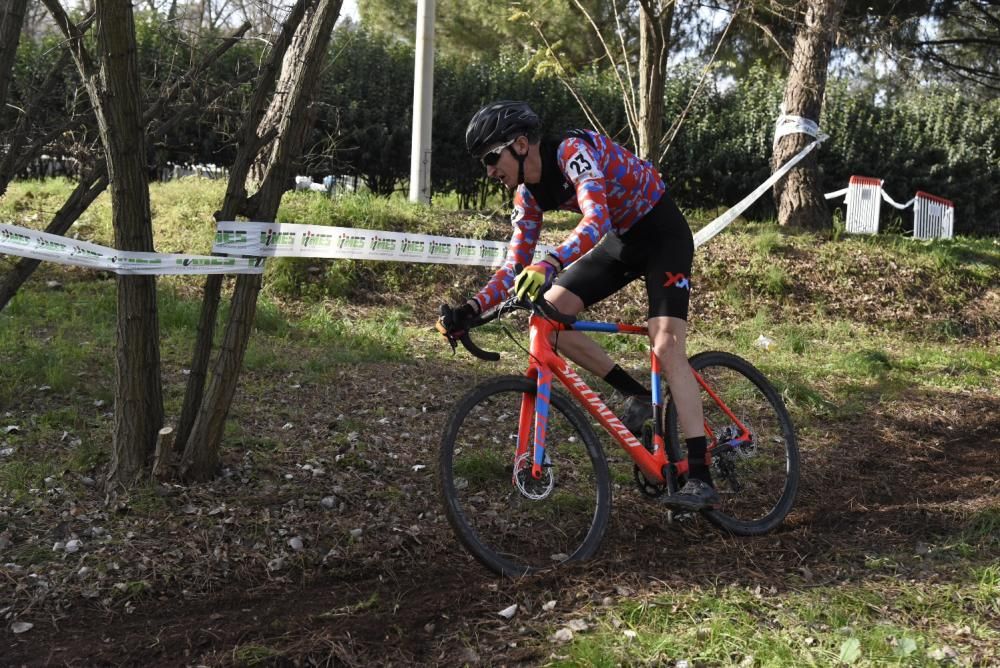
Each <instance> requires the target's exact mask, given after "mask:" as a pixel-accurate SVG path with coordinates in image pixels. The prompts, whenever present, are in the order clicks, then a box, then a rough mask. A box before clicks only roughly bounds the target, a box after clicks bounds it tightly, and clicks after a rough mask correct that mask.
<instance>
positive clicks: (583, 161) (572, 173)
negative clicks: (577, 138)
mask: <svg viewBox="0 0 1000 668" xmlns="http://www.w3.org/2000/svg"><path fill="white" fill-rule="evenodd" d="M566 175H567V176H568V177H569V178H570V180H572V181H573V182H574V183H579V182H580V181H587V180H590V179H598V178H601V176H602V175H601V171H600V170H599V169H598V168H597V161H596V160H594V156H592V155H591V154H590V153H589V152H588V151H584V150H579V151H577V152H576V153H575V154H574V155H573V156H572V157H571V158H570V159H569V160H567V161H566Z"/></svg>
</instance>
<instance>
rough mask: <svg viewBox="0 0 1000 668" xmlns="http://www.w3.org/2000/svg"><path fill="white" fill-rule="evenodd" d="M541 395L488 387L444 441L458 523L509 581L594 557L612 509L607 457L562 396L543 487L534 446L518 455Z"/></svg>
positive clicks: (447, 495)
mask: <svg viewBox="0 0 1000 668" xmlns="http://www.w3.org/2000/svg"><path fill="white" fill-rule="evenodd" d="M536 391H537V390H536V386H535V383H534V381H531V380H529V379H527V378H524V377H503V378H496V379H493V380H490V381H487V382H485V383H483V384H482V385H480V386H478V387H476V388H475V389H474V390H472V391H471V392H470V393H469V394H467V395H466V396H465V397H464V398H463V399H462V400H461V401H460V402H459V403H458V405H457V406H456V407H455V410H454V412H453V413H452V415H451V417H450V419H449V421H448V424H447V426H446V428H445V432H444V436H443V438H442V440H441V452H440V458H439V462H438V476H439V483H440V488H441V493H442V496H443V497H444V502H445V505H444V507H445V514H446V516H447V517H448V521H449V522H450V523H451V526H452V528H453V529H454V530H455V533H456V535H457V536H458V539H459V540H460V541H461V543H462V545H464V546H465V548H466V549H467V550H468V551H469V552H470V553H472V555H473V556H474V557H476V559H478V560H479V561H480V562H482V563H483V564H485V565H486V566H487V567H488V568H490V569H491V570H493V571H495V572H497V573H500V574H503V575H508V576H520V575H524V574H526V573H531V572H535V571H539V570H543V569H546V568H552V567H554V566H557V565H559V564H560V563H562V562H564V561H569V560H576V559H586V558H588V557H590V556H592V555H593V554H594V553H595V552H596V551H597V548H598V546H599V545H600V542H601V538H602V537H603V536H604V531H605V529H606V528H607V524H608V517H609V515H610V509H611V479H610V475H609V473H608V464H607V461H606V460H605V458H604V453H603V452H602V451H601V448H600V445H599V442H598V440H597V437H596V436H595V435H594V432H593V429H591V427H590V425H589V424H588V422H587V421H586V419H585V418H584V416H583V413H582V411H581V410H580V409H579V408H577V406H576V405H575V404H573V403H572V402H571V401H570V400H569V399H567V398H566V397H565V396H563V395H562V394H560V393H558V392H556V391H553V392H552V394H551V401H550V406H549V415H548V423H547V427H546V444H547V445H546V456H547V460H548V463H547V464H546V465H545V467H544V469H543V476H542V479H541V480H535V479H533V478H532V477H531V462H530V456H531V453H530V448H529V453H526V455H525V456H523V457H521V458H517V457H516V451H517V435H518V434H517V432H518V421H519V415H520V412H521V406H522V401H524V400H525V399H527V400H528V401H529V402H530V404H529V405H530V406H531V407H533V406H534V400H535V395H536ZM515 460H516V461H515Z"/></svg>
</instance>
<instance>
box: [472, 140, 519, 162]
mask: <svg viewBox="0 0 1000 668" xmlns="http://www.w3.org/2000/svg"><path fill="white" fill-rule="evenodd" d="M515 141H517V138H516V137H515V138H514V139H511V140H510V141H509V142H507V143H506V144H501V145H500V146H497V147H496V148H492V149H490V150H489V151H487V152H486V153H484V154H483V157H481V158H479V162H481V163H483V167H492V166H494V165H495V164H497V163H498V162H500V154H501V153H503V150H504V149H505V148H507V147H508V146H510V145H511V144H513V143H514V142H515Z"/></svg>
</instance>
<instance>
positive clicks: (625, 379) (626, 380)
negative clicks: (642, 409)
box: [604, 364, 649, 397]
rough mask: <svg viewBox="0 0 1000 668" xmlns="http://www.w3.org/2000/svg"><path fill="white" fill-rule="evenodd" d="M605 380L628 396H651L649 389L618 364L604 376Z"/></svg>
mask: <svg viewBox="0 0 1000 668" xmlns="http://www.w3.org/2000/svg"><path fill="white" fill-rule="evenodd" d="M604 380H605V381H606V382H607V383H608V385H610V386H611V387H613V388H615V389H616V390H618V391H619V392H621V393H622V394H624V395H625V396H626V397H634V396H649V390H647V389H646V388H645V387H643V385H642V383H640V382H639V381H637V380H636V379H635V378H633V377H632V376H630V375H629V373H628V371H626V370H625V369H623V368H621V367H620V366H618V365H617V364H616V365H614V367H612V369H611V371H609V372H608V374H607V375H606V376H604Z"/></svg>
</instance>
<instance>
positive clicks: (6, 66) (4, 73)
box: [0, 0, 28, 118]
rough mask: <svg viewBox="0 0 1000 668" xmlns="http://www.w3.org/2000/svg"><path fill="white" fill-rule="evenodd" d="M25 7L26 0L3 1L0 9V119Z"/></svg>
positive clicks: (5, 100) (19, 37) (4, 105)
mask: <svg viewBox="0 0 1000 668" xmlns="http://www.w3.org/2000/svg"><path fill="white" fill-rule="evenodd" d="M27 6H28V0H4V3H3V9H0V118H2V117H3V114H4V112H5V111H6V109H5V107H6V105H7V89H8V87H9V86H10V79H11V71H12V70H13V69H14V57H15V56H16V55H17V43H18V41H20V39H21V25H22V24H23V23H24V12H25V9H26V8H27Z"/></svg>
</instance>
